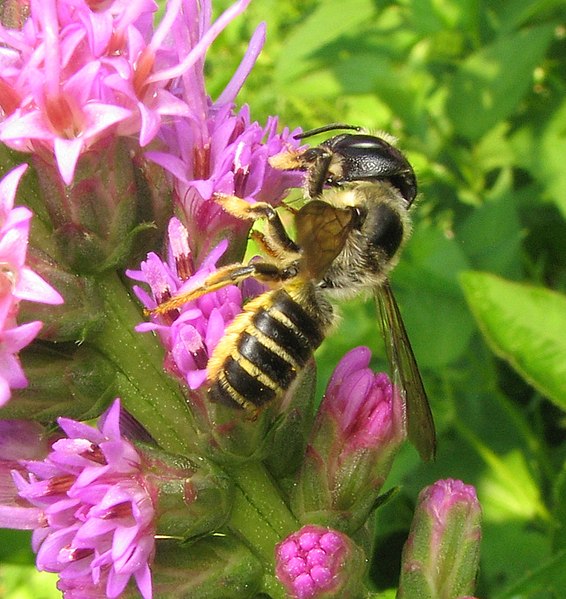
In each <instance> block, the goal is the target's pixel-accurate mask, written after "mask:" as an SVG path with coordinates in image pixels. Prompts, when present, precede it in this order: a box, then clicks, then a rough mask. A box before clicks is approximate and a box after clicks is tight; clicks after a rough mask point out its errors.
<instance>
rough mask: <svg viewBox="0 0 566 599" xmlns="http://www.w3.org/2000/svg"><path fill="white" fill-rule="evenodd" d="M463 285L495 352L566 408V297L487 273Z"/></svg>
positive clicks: (465, 277)
mask: <svg viewBox="0 0 566 599" xmlns="http://www.w3.org/2000/svg"><path fill="white" fill-rule="evenodd" d="M461 283H462V286H463V288H464V293H465V296H466V299H467V301H468V304H469V306H470V308H471V310H472V312H473V314H474V316H475V318H476V320H477V322H478V324H479V327H480V329H481V331H482V333H483V334H484V336H485V338H486V340H487V342H488V343H489V345H490V347H491V348H492V350H493V351H494V352H495V353H496V354H497V355H498V356H500V357H501V358H503V359H504V360H506V361H507V362H509V364H511V366H512V367H513V368H514V369H515V370H516V371H517V372H518V373H519V374H520V375H521V376H522V377H523V378H525V379H526V380H527V381H528V382H529V383H530V384H531V385H533V387H535V388H536V389H537V390H538V391H540V392H541V393H542V394H544V395H545V396H547V397H548V398H549V399H551V400H552V401H553V402H554V403H555V404H556V405H557V406H559V407H560V408H562V409H566V297H564V296H563V295H561V294H559V293H556V292H553V291H550V290H548V289H544V288H542V287H535V286H530V285H524V284H519V283H512V282H510V281H506V280H504V279H501V278H499V277H496V276H494V275H491V274H488V273H481V272H468V273H464V274H463V275H462V276H461Z"/></svg>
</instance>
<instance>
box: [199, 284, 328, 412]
mask: <svg viewBox="0 0 566 599" xmlns="http://www.w3.org/2000/svg"><path fill="white" fill-rule="evenodd" d="M324 329H325V326H324V324H323V323H322V322H320V321H319V320H317V319H316V318H315V317H313V316H312V315H311V314H309V313H308V312H307V311H306V310H305V309H304V308H303V307H302V306H301V305H300V304H299V303H298V302H297V301H295V300H294V299H293V298H292V297H291V296H290V295H289V293H288V292H287V291H285V289H279V290H277V291H272V292H268V293H266V294H264V295H262V296H260V297H259V298H257V299H256V300H254V301H253V302H250V304H248V305H247V306H246V312H244V314H242V315H241V318H239V320H238V319H236V320H235V321H234V323H233V326H232V325H231V326H230V327H229V328H228V329H227V331H226V336H225V338H224V339H223V340H222V342H221V343H220V344H219V346H218V347H217V350H216V351H215V355H214V356H213V358H212V360H211V362H212V368H210V363H209V377H211V379H212V380H211V381H210V388H209V397H210V399H211V400H212V401H216V402H219V403H222V404H225V405H229V406H233V407H240V408H244V409H248V410H250V411H254V412H255V411H257V409H258V408H259V407H261V406H262V405H263V404H265V403H267V402H269V401H272V400H274V399H276V398H277V397H280V396H281V395H282V394H283V393H284V392H285V391H286V390H287V389H288V388H289V386H290V385H291V383H292V382H293V380H294V379H295V377H296V376H297V372H298V370H300V369H301V368H303V367H304V365H305V364H306V362H307V361H308V359H309V358H310V357H311V356H312V353H313V352H314V350H315V349H316V348H317V347H318V346H319V345H320V344H321V343H322V340H323V338H324V332H325V331H324ZM219 360H220V362H219Z"/></svg>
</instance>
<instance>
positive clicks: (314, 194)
mask: <svg viewBox="0 0 566 599" xmlns="http://www.w3.org/2000/svg"><path fill="white" fill-rule="evenodd" d="M332 128H348V129H354V128H353V127H349V126H337V125H332V126H329V127H324V128H321V129H317V130H313V131H310V132H307V133H303V134H302V135H301V136H300V137H308V136H310V135H314V134H316V133H320V132H323V131H327V130H331V129H332ZM272 165H273V166H275V167H277V168H283V169H300V170H304V171H306V184H305V185H306V190H307V196H308V198H307V199H308V201H307V202H306V203H305V204H304V205H303V206H302V207H301V208H300V209H299V210H298V211H297V212H296V213H295V214H294V220H295V223H294V224H295V231H296V235H295V239H292V238H291V237H290V236H289V235H288V233H287V231H286V230H285V227H284V226H283V223H282V221H281V220H280V217H279V215H278V213H277V212H276V211H275V210H274V208H273V207H272V206H270V205H269V204H266V203H263V202H257V203H255V204H250V203H249V202H247V201H245V200H244V199H241V198H238V197H235V196H226V195H218V196H217V197H216V201H218V202H219V203H220V204H221V205H222V206H223V208H224V209H225V210H226V211H227V212H229V213H230V214H232V215H233V216H235V217H237V218H240V219H251V220H258V219H263V220H264V221H265V223H266V227H265V232H264V233H260V232H258V231H254V232H253V235H254V238H255V240H256V242H257V243H258V244H259V246H260V247H261V248H262V250H263V253H264V254H265V256H266V260H264V261H257V262H256V261H254V262H251V263H249V264H241V263H238V264H231V265H228V266H224V267H221V268H220V269H218V270H217V271H216V272H214V273H212V274H211V275H210V276H209V277H208V278H207V279H206V280H205V281H204V282H203V283H202V285H201V286H199V287H198V288H196V289H194V290H192V291H188V292H186V293H182V294H180V295H177V296H175V297H173V298H171V299H170V300H168V301H166V302H164V303H162V304H160V305H159V306H157V308H155V309H154V310H153V311H152V312H153V313H157V314H161V313H166V312H168V311H169V310H172V309H175V308H178V307H179V306H181V305H182V304H184V303H185V302H188V301H191V300H194V299H197V298H198V297H200V296H202V295H204V294H206V293H210V292H212V291H215V290H217V289H220V288H221V287H224V286H226V285H230V284H235V283H238V282H240V281H243V280H244V279H246V278H248V277H254V278H255V279H257V280H259V281H262V282H264V283H266V284H267V285H268V287H269V288H270V289H269V290H268V291H266V292H265V293H263V294H261V295H259V296H258V297H257V298H255V299H253V300H251V301H250V302H248V303H247V304H246V305H245V306H244V310H243V312H242V313H241V314H239V315H238V316H237V317H236V318H235V319H234V320H233V321H232V323H231V324H230V325H229V326H228V327H227V329H226V331H225V335H224V337H223V338H222V339H221V341H220V342H219V343H218V345H217V347H216V349H215V350H214V352H213V354H212V356H211V357H210V359H209V362H208V367H207V369H208V394H209V398H210V399H211V400H212V401H217V402H221V403H223V404H226V405H229V406H233V407H236V408H242V409H244V410H247V411H249V412H250V413H252V414H255V413H257V411H258V410H259V409H261V407H262V406H263V405H265V404H266V403H267V402H270V401H272V400H274V399H276V398H280V397H281V396H282V395H283V394H284V393H285V391H286V390H287V389H289V387H290V385H291V384H292V382H293V381H294V379H295V378H296V376H297V373H298V371H299V370H300V369H301V368H303V367H304V365H305V364H306V362H307V361H308V359H309V358H310V357H311V356H312V354H313V352H314V350H315V349H316V348H317V347H318V346H319V345H320V344H321V343H322V341H323V339H324V337H325V336H326V334H327V332H328V331H329V329H330V328H331V326H332V324H333V322H334V320H335V314H334V309H333V307H332V304H331V303H330V301H329V300H330V298H332V297H336V298H351V297H354V296H356V295H358V294H360V293H361V292H365V291H370V292H372V291H373V292H375V296H376V299H377V303H378V307H379V314H380V318H379V321H380V323H381V331H382V334H383V336H384V339H385V341H386V343H385V344H386V350H387V356H388V359H389V362H390V364H391V369H392V376H393V383H394V384H395V385H396V386H397V388H398V389H399V390H400V392H401V393H403V394H404V396H405V400H406V406H407V410H406V417H407V430H408V435H409V439H410V440H411V441H412V443H413V444H414V445H415V447H416V448H417V450H418V451H419V453H420V455H421V456H422V457H423V458H424V459H427V460H428V459H431V458H432V457H434V453H435V432H434V423H433V419H432V415H431V412H430V408H429V405H428V400H427V396H426V392H425V389H424V385H423V382H422V379H421V376H420V373H419V370H418V367H417V364H416V361H415V357H414V354H413V351H412V348H411V345H410V343H409V339H408V336H407V332H406V330H405V326H404V324H403V320H402V318H401V314H400V312H399V309H398V307H397V303H396V301H395V298H394V296H393V293H392V291H391V287H390V286H389V282H388V280H387V276H388V274H389V272H390V270H391V269H392V268H393V267H394V266H395V265H396V263H397V262H398V259H399V254H400V251H401V249H402V247H403V245H404V244H405V242H406V240H407V238H408V237H409V235H410V232H411V223H410V219H409V215H408V209H409V207H410V206H411V204H412V202H413V200H414V198H415V196H416V178H415V175H414V172H413V169H412V168H411V166H410V164H409V163H408V161H407V159H406V158H405V157H404V156H403V154H401V152H399V150H397V149H396V148H395V147H394V146H392V145H391V144H390V143H389V142H388V141H387V140H385V139H382V138H380V137H376V136H372V135H366V134H363V133H355V134H350V133H348V134H341V135H337V136H335V137H332V138H331V139H329V140H327V141H326V142H324V143H322V144H320V145H319V146H317V147H314V148H310V149H308V150H305V151H299V152H288V153H285V154H281V155H279V156H278V157H275V159H274V160H273V161H272Z"/></svg>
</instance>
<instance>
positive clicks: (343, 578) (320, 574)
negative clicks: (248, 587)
mask: <svg viewBox="0 0 566 599" xmlns="http://www.w3.org/2000/svg"><path fill="white" fill-rule="evenodd" d="M358 551H359V550H358V549H357V547H356V546H355V545H354V543H353V541H352V540H351V539H350V538H349V537H347V536H346V535H344V534H343V533H341V532H338V531H336V530H332V529H330V528H324V527H322V526H314V525H310V524H309V525H307V526H303V528H301V529H300V530H299V531H297V532H295V533H293V534H292V535H290V536H289V537H287V538H286V539H285V540H284V541H282V542H281V543H279V544H278V545H277V547H276V548H275V563H276V566H275V572H276V575H277V578H278V579H279V581H280V582H281V583H282V584H283V586H284V587H285V589H286V590H287V592H288V593H289V595H290V596H291V597H293V598H294V599H311V598H313V597H316V598H320V597H344V596H348V597H350V596H354V595H355V592H354V589H357V588H358V585H359V584H360V576H361V574H362V572H363V565H364V560H363V559H360V555H358ZM360 565H362V568H360ZM351 593H354V595H352V594H351Z"/></svg>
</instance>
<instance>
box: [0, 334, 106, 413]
mask: <svg viewBox="0 0 566 599" xmlns="http://www.w3.org/2000/svg"><path fill="white" fill-rule="evenodd" d="M74 349H75V348H73V350H74ZM20 357H21V360H22V364H23V367H24V370H25V372H26V374H27V376H28V377H29V384H28V386H27V387H26V388H25V389H19V390H18V391H16V392H15V393H14V397H15V398H17V401H12V402H10V403H9V404H8V405H7V406H6V407H5V408H3V410H2V416H3V417H4V418H37V419H40V420H42V421H49V420H54V419H55V418H57V416H60V415H61V414H65V415H67V416H74V417H80V418H88V417H92V416H95V415H96V414H99V413H100V411H101V408H102V407H104V405H106V403H108V402H109V401H110V399H112V397H113V396H109V394H111V393H113V391H114V390H115V379H116V368H115V366H114V365H113V364H112V363H111V362H110V361H109V360H108V359H107V358H106V357H105V356H103V355H102V354H101V353H99V352H98V351H96V350H95V349H93V348H90V347H88V346H86V345H83V346H81V347H79V348H77V349H76V350H75V351H73V352H72V353H70V354H67V355H65V353H64V352H63V351H62V350H61V351H60V352H58V353H57V354H55V353H54V352H53V350H52V349H50V348H46V347H43V346H41V345H38V344H34V345H32V346H30V347H29V348H26V349H25V350H24V351H23V352H22V353H21V354H20ZM101 404H102V405H101Z"/></svg>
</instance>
